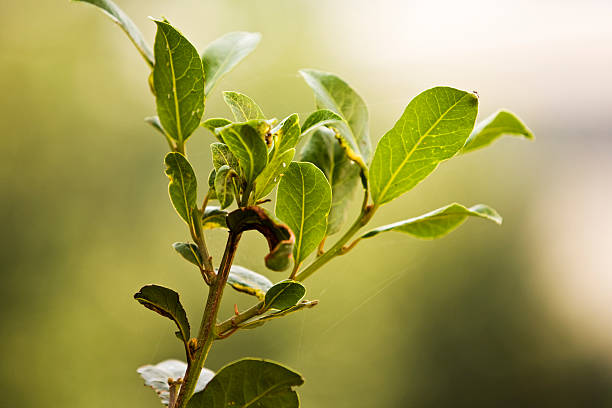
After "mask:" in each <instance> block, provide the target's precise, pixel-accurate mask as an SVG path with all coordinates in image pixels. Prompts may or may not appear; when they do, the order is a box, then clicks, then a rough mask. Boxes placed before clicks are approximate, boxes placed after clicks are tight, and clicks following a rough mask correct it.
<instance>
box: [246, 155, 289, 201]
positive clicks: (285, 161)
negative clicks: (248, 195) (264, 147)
mask: <svg viewBox="0 0 612 408" xmlns="http://www.w3.org/2000/svg"><path fill="white" fill-rule="evenodd" d="M294 155H295V149H289V150H287V151H286V152H284V153H281V154H274V155H273V157H272V158H271V159H270V163H269V164H268V165H267V166H266V168H265V169H264V170H263V171H262V172H261V174H259V176H257V178H256V179H255V192H254V195H255V200H259V199H262V198H264V197H265V196H267V195H268V194H270V192H271V191H272V189H273V188H274V186H275V185H276V183H278V182H279V180H280V178H281V176H282V175H283V173H284V172H285V171H286V170H287V168H289V164H290V163H291V160H293V156H294Z"/></svg>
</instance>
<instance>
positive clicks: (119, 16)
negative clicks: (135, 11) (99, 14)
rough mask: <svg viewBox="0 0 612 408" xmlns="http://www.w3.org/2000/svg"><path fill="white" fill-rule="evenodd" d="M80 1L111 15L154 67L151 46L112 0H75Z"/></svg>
mask: <svg viewBox="0 0 612 408" xmlns="http://www.w3.org/2000/svg"><path fill="white" fill-rule="evenodd" d="M73 1H80V2H83V3H89V4H93V5H94V6H97V7H99V8H100V9H101V10H102V11H103V12H104V13H105V14H106V15H107V16H109V17H110V18H111V19H112V20H113V21H114V22H115V23H117V25H118V26H119V27H121V29H122V30H123V31H124V32H125V33H126V34H127V35H128V37H129V38H130V40H131V41H132V43H134V45H135V46H136V49H138V52H140V55H142V57H143V58H144V59H145V61H147V63H148V64H149V66H150V67H151V68H153V66H154V65H155V63H154V62H153V52H152V51H151V48H150V47H149V45H148V44H147V42H146V41H145V40H144V37H143V36H142V33H141V32H140V30H139V29H138V27H136V24H134V22H133V21H132V20H131V19H130V18H129V17H128V16H127V14H125V13H124V12H123V10H121V9H120V8H119V7H117V5H116V4H115V3H113V2H112V1H111V0H73Z"/></svg>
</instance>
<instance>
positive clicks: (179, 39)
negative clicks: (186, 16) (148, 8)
mask: <svg viewBox="0 0 612 408" xmlns="http://www.w3.org/2000/svg"><path fill="white" fill-rule="evenodd" d="M154 21H155V24H157V35H156V36H155V47H154V49H155V68H154V69H153V87H154V89H155V95H156V101H157V115H158V116H159V120H160V121H161V124H162V126H163V128H164V129H165V130H166V132H168V135H169V136H170V137H171V138H172V139H174V140H176V141H177V142H178V143H179V145H181V144H183V143H184V142H185V140H187V138H188V137H189V136H191V134H192V133H193V132H194V131H195V130H196V129H197V128H198V126H200V120H201V119H202V115H203V114H204V69H203V68H202V60H200V56H199V55H198V52H197V50H196V49H195V47H194V46H193V45H191V43H190V42H189V41H188V40H187V39H186V38H185V37H183V36H182V35H181V34H180V33H179V32H178V31H177V30H175V29H174V28H173V27H172V26H171V25H170V24H168V23H167V22H165V21H159V20H154Z"/></svg>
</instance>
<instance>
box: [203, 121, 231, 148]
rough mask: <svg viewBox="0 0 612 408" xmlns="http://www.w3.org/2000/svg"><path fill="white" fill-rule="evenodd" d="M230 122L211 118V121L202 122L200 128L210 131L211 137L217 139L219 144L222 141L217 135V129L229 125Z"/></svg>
mask: <svg viewBox="0 0 612 408" xmlns="http://www.w3.org/2000/svg"><path fill="white" fill-rule="evenodd" d="M231 123H232V121H231V120H228V119H224V118H212V119H207V120H205V121H204V122H202V123H201V126H202V127H204V128H206V129H208V130H210V131H211V132H212V134H213V135H215V137H216V138H217V139H219V141H220V142H223V139H221V138H220V137H219V134H218V133H217V129H219V128H222V127H224V126H227V125H229V124H231Z"/></svg>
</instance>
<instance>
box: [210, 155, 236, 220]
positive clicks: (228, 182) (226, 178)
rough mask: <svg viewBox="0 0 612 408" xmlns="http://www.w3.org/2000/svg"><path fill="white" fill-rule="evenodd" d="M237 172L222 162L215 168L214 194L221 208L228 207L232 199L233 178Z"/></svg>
mask: <svg viewBox="0 0 612 408" xmlns="http://www.w3.org/2000/svg"><path fill="white" fill-rule="evenodd" d="M236 176H237V173H236V172H235V171H234V170H233V169H231V168H230V167H229V166H228V165H226V164H224V165H223V166H221V167H220V168H219V169H218V170H217V175H216V176H215V194H216V196H217V200H219V204H221V209H224V208H227V207H229V206H230V205H231V204H232V202H233V201H234V191H235V190H234V178H235V177H236Z"/></svg>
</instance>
